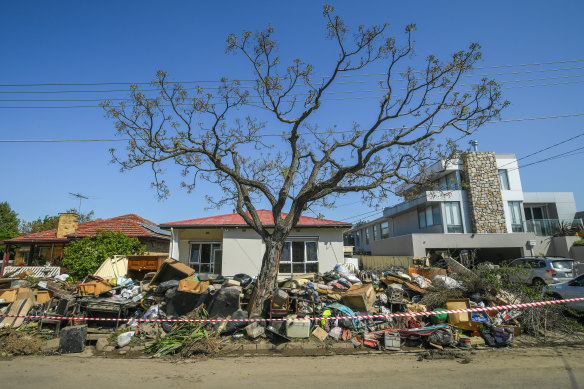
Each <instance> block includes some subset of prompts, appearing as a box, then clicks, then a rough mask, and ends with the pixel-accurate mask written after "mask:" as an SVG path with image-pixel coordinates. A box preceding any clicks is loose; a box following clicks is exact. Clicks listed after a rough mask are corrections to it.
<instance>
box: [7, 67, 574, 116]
mask: <svg viewBox="0 0 584 389" xmlns="http://www.w3.org/2000/svg"><path fill="white" fill-rule="evenodd" d="M571 77H584V74H582V75H577V76H562V77H549V78H539V79H537V78H536V79H531V80H525V81H534V80H551V79H558V78H571ZM521 81H523V80H511V81H501V82H499V84H506V83H515V82H521ZM581 83H584V80H580V81H568V82H560V83H550V84H536V85H516V86H509V87H503V88H501V89H505V90H506V89H520V88H533V87H542V86H555V85H567V84H581ZM476 85H478V84H460V85H459V86H461V87H462V86H476ZM393 90H408V88H395V89H393ZM384 91H385V90H383V89H369V90H347V91H331V92H327V95H335V94H347V93H353V94H354V93H373V92H376V93H377V92H384ZM459 92H471V91H469V90H467V91H459ZM0 93H2V92H0ZM307 95H308V93H295V94H290V95H288V96H290V97H297V96H307ZM381 97H384V96H383V95H377V96H360V97H343V98H342V99H343V100H344V99H347V100H349V99H359V98H381ZM399 97H402V96H399ZM214 98H215V99H218V100H219V99H221V97H219V96H216V97H214ZM104 100H109V101H133V99H131V98H102V99H0V102H49V101H50V102H77V101H78V102H103V101H104ZM321 100H332V99H330V98H323V99H321ZM165 106H166V105H165ZM0 108H3V107H0ZM26 108H28V107H26Z"/></svg>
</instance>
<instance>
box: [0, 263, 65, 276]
mask: <svg viewBox="0 0 584 389" xmlns="http://www.w3.org/2000/svg"><path fill="white" fill-rule="evenodd" d="M27 270H32V275H30V276H29V277H33V278H49V277H54V276H58V275H59V274H61V268H60V267H59V266H6V267H5V268H4V277H7V276H9V277H14V276H17V275H19V274H21V273H24V272H26V271H27Z"/></svg>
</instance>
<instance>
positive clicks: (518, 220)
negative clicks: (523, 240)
mask: <svg viewBox="0 0 584 389" xmlns="http://www.w3.org/2000/svg"><path fill="white" fill-rule="evenodd" d="M509 214H510V215H511V231H513V232H523V216H522V215H521V201H509Z"/></svg>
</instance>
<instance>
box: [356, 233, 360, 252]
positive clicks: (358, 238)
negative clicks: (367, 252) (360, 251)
mask: <svg viewBox="0 0 584 389" xmlns="http://www.w3.org/2000/svg"><path fill="white" fill-rule="evenodd" d="M355 247H358V248H361V231H356V232H355Z"/></svg>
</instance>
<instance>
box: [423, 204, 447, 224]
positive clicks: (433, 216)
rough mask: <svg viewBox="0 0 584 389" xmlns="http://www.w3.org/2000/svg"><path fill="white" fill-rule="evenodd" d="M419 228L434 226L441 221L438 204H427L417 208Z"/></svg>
mask: <svg viewBox="0 0 584 389" xmlns="http://www.w3.org/2000/svg"><path fill="white" fill-rule="evenodd" d="M418 222H419V224H420V228H426V227H430V226H435V225H437V224H440V223H442V221H441V220H440V205H429V206H427V207H426V208H423V209H419V210H418Z"/></svg>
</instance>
